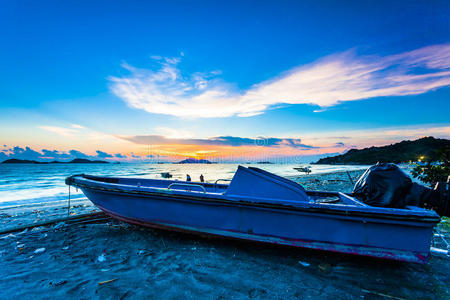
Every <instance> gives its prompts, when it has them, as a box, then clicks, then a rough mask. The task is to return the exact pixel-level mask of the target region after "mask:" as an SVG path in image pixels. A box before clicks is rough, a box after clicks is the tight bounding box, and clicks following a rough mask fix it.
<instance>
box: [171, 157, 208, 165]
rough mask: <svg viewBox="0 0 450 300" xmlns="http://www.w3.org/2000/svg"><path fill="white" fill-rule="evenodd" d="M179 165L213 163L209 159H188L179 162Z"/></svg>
mask: <svg viewBox="0 0 450 300" xmlns="http://www.w3.org/2000/svg"><path fill="white" fill-rule="evenodd" d="M178 164H211V162H210V161H209V160H207V159H196V158H187V159H185V160H182V161H180V162H178Z"/></svg>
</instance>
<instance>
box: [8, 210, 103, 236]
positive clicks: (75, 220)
mask: <svg viewBox="0 0 450 300" xmlns="http://www.w3.org/2000/svg"><path fill="white" fill-rule="evenodd" d="M107 219H109V216H108V215H106V214H105V213H104V212H94V213H88V214H81V215H77V216H70V217H64V218H58V219H53V220H49V221H43V222H37V223H33V224H28V225H22V226H17V227H13V228H8V229H4V230H1V231H0V235H3V234H6V233H12V232H17V231H23V230H25V229H32V228H35V227H40V226H48V225H53V224H56V223H60V222H66V223H68V224H80V223H88V222H94V221H103V220H107Z"/></svg>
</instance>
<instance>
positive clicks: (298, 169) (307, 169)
mask: <svg viewBox="0 0 450 300" xmlns="http://www.w3.org/2000/svg"><path fill="white" fill-rule="evenodd" d="M293 169H294V170H296V171H299V172H303V173H306V174H309V173H311V169H310V167H297V168H293Z"/></svg>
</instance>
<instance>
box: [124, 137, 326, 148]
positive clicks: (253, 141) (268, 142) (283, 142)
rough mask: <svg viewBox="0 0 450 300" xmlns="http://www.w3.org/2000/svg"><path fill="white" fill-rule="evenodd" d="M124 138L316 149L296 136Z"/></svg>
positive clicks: (164, 142) (138, 141)
mask: <svg viewBox="0 0 450 300" xmlns="http://www.w3.org/2000/svg"><path fill="white" fill-rule="evenodd" d="M118 137H119V138H122V139H124V140H127V141H130V142H133V143H135V144H143V145H199V146H201V145H203V146H205V145H208V146H232V147H239V146H259V147H279V146H287V147H292V148H302V149H314V148H319V147H315V146H310V145H305V144H302V143H301V139H294V138H274V137H257V138H246V137H236V136H217V137H212V138H205V139H199V138H197V139H195V138H167V137H165V136H162V135H136V136H118Z"/></svg>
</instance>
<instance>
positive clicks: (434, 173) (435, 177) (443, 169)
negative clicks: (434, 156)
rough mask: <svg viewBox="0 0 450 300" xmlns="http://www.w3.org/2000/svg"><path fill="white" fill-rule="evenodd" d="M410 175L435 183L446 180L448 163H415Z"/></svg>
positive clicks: (448, 169)
mask: <svg viewBox="0 0 450 300" xmlns="http://www.w3.org/2000/svg"><path fill="white" fill-rule="evenodd" d="M412 175H413V176H414V177H415V178H418V179H419V180H421V181H422V182H424V183H430V184H433V183H436V182H439V181H444V182H445V181H447V178H448V176H450V166H448V165H445V164H443V165H436V166H433V165H430V164H428V165H426V166H420V165H417V166H415V167H414V169H413V170H412Z"/></svg>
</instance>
